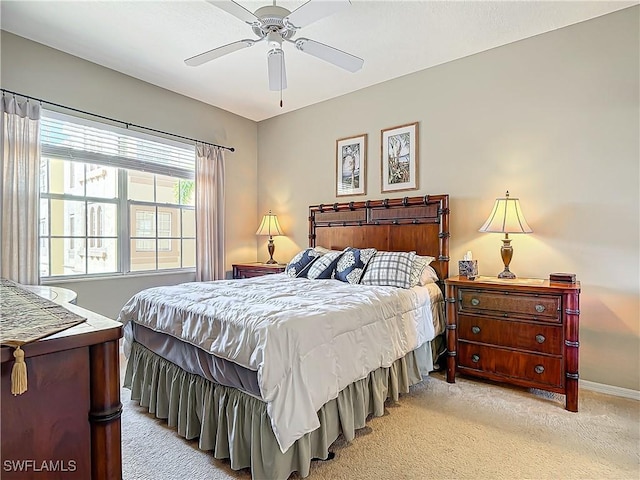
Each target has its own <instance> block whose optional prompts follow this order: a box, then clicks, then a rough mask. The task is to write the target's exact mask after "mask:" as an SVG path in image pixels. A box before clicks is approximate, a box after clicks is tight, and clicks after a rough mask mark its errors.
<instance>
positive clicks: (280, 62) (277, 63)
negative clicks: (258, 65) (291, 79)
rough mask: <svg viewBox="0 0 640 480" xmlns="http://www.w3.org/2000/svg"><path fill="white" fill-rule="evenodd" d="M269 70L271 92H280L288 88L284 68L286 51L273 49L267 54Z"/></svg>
mask: <svg viewBox="0 0 640 480" xmlns="http://www.w3.org/2000/svg"><path fill="white" fill-rule="evenodd" d="M267 66H268V70H269V90H272V91H275V92H278V91H282V90H284V89H285V88H287V75H286V73H285V67H284V51H283V50H282V49H281V48H273V49H271V50H269V52H268V53H267Z"/></svg>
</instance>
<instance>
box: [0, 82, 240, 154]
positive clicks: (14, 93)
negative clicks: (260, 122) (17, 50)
mask: <svg viewBox="0 0 640 480" xmlns="http://www.w3.org/2000/svg"><path fill="white" fill-rule="evenodd" d="M0 90H1V91H2V94H3V95H4V94H5V93H8V94H10V95H13V96H18V97H23V98H26V99H28V100H35V101H36V102H40V103H41V104H43V103H46V104H47V105H53V106H54V107H58V108H64V109H66V110H71V111H72V112H77V113H82V114H84V115H91V116H92V117H96V118H101V119H103V120H108V121H110V122H115V123H120V124H122V125H124V126H125V127H127V128H129V127H134V128H140V129H142V130H148V131H150V132H155V133H160V134H162V135H169V136H171V137H176V138H182V139H183V140H189V141H191V142H195V143H202V144H204V145H209V146H212V147H218V148H223V149H225V150H229V151H230V152H235V151H236V149H235V148H233V147H225V146H224V145H217V144H215V143H210V142H204V141H202V140H196V139H195V138H189V137H184V136H182V135H177V134H175V133H170V132H164V131H162V130H156V129H155V128H150V127H144V126H142V125H136V124H135V123H129V122H123V121H122V120H118V119H115V118H110V117H105V116H103V115H98V114H97V113H91V112H86V111H84V110H78V109H77V108H73V107H67V106H65V105H60V104H59V103H53V102H49V101H47V100H42V99H41V98H36V97H31V96H29V95H25V94H23V93H18V92H13V91H11V90H7V89H6V88H0Z"/></svg>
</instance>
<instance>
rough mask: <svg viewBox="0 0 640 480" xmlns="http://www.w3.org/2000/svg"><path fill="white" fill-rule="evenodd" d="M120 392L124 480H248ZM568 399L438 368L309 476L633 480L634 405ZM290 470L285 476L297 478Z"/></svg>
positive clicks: (639, 421)
mask: <svg viewBox="0 0 640 480" xmlns="http://www.w3.org/2000/svg"><path fill="white" fill-rule="evenodd" d="M129 393H130V392H129V390H127V389H123V390H122V402H123V405H124V414H123V417H122V457H123V458H122V461H123V466H122V468H123V478H124V480H147V479H148V480H152V479H153V480H174V479H175V480H178V479H180V480H181V479H193V480H200V479H202V480H205V479H206V480H223V479H224V480H233V479H242V480H245V479H250V478H251V474H250V472H249V471H248V470H242V471H239V472H236V471H233V470H231V468H230V467H229V464H228V462H225V461H219V460H215V459H214V458H213V457H212V455H211V454H210V453H207V452H202V451H200V450H198V448H197V442H188V441H186V440H184V439H183V438H181V437H180V436H178V435H177V433H175V432H174V430H173V429H170V428H168V427H167V426H166V424H165V423H164V422H163V421H161V420H157V419H156V418H154V417H153V416H151V415H149V414H148V413H146V412H145V411H144V409H142V408H140V407H139V406H138V405H137V404H136V403H135V402H132V401H131V400H130V396H129ZM563 407H564V397H563V396H561V395H553V394H549V393H547V392H541V391H531V390H527V389H521V388H517V387H509V386H504V385H499V384H493V383H491V382H483V381H479V380H471V379H466V378H458V379H457V380H456V383H455V384H452V385H451V384H448V383H446V381H445V380H444V376H443V374H441V373H435V374H433V375H432V376H431V377H429V378H428V379H426V380H425V381H424V382H422V383H421V384H420V385H416V386H415V387H413V388H412V389H411V392H410V393H409V394H407V395H404V396H402V397H401V399H400V401H399V402H398V403H396V404H391V405H388V408H387V412H386V413H385V415H384V416H383V417H380V418H372V419H370V421H369V422H368V424H367V427H365V428H364V429H362V430H360V431H359V432H358V435H357V436H356V438H355V439H354V440H353V441H352V442H351V443H349V444H347V443H346V442H344V441H343V440H342V438H339V439H338V440H337V441H336V443H335V444H334V446H333V448H332V450H333V451H334V452H335V453H336V458H335V459H334V460H331V461H327V462H320V461H317V462H313V464H312V467H311V475H310V477H308V478H309V480H319V479H324V480H329V479H331V480H356V479H375V480H386V479H389V480H391V479H394V480H400V479H407V480H413V479H465V478H469V479H509V480H513V479H638V478H640V403H639V402H637V401H635V400H629V399H622V398H617V397H612V396H609V395H603V394H598V393H594V392H590V391H586V390H581V392H580V404H579V410H580V411H579V412H578V413H571V412H567V411H566V410H564V408H563ZM298 478H299V476H298V475H296V474H294V475H292V477H291V479H292V480H293V479H298Z"/></svg>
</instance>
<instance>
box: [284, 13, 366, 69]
mask: <svg viewBox="0 0 640 480" xmlns="http://www.w3.org/2000/svg"><path fill="white" fill-rule="evenodd" d="M305 5H306V4H305ZM292 42H293V41H292ZM293 43H295V45H296V48H297V49H298V50H300V51H301V52H304V53H308V54H309V55H313V56H314V57H318V58H319V59H321V60H324V61H325V62H329V63H332V64H334V65H336V66H338V67H340V68H344V69H345V70H348V71H350V72H357V71H358V70H360V69H361V68H362V65H364V60H363V59H362V58H360V57H356V56H355V55H351V54H350V53H347V52H343V51H342V50H338V49H337V48H333V47H330V46H329V45H325V44H324V43H320V42H316V41H315V40H309V39H308V38H299V39H297V40H296V41H295V42H293Z"/></svg>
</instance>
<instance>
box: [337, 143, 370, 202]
mask: <svg viewBox="0 0 640 480" xmlns="http://www.w3.org/2000/svg"><path fill="white" fill-rule="evenodd" d="M366 193H367V134H366V133H362V134H359V135H355V136H353V137H346V138H340V139H338V140H336V196H337V197H344V196H348V195H366Z"/></svg>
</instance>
